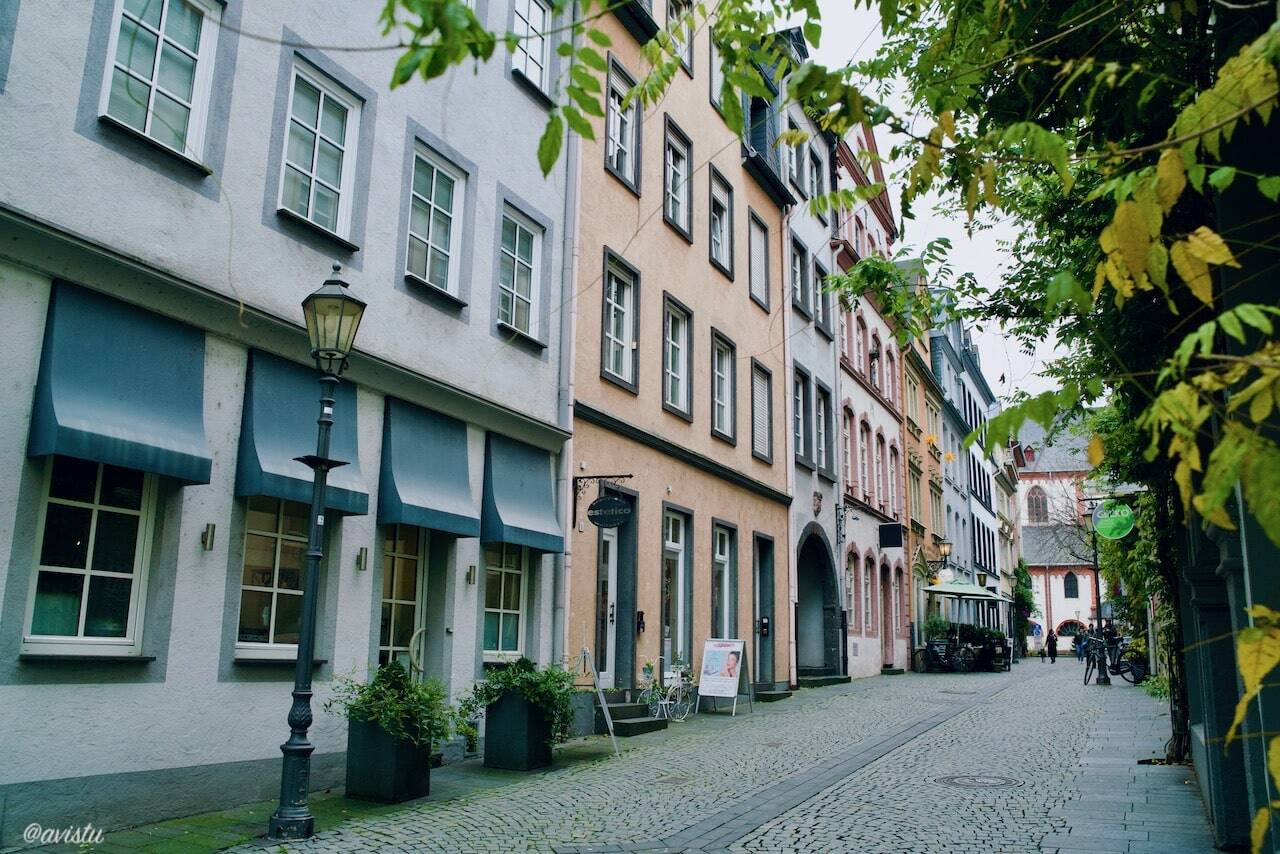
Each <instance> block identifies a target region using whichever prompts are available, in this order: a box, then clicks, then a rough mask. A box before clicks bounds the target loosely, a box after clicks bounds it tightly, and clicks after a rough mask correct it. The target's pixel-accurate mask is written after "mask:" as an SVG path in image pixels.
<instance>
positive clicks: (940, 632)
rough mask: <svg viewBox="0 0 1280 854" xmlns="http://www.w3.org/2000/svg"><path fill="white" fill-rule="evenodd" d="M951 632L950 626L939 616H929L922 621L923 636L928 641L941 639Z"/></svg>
mask: <svg viewBox="0 0 1280 854" xmlns="http://www.w3.org/2000/svg"><path fill="white" fill-rule="evenodd" d="M949 631H951V624H950V623H949V622H947V618H946V617H944V616H942V615H941V614H930V615H929V616H928V617H926V618H925V621H924V636H925V637H926V638H929V639H933V638H942V637H946V636H947V632H949Z"/></svg>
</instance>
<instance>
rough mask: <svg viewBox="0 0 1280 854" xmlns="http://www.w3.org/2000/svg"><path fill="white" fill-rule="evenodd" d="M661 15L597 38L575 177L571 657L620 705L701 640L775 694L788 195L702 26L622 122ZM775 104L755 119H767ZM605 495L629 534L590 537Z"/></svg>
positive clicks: (784, 626) (784, 517) (616, 20)
mask: <svg viewBox="0 0 1280 854" xmlns="http://www.w3.org/2000/svg"><path fill="white" fill-rule="evenodd" d="M665 6H666V4H665V3H663V2H658V3H656V4H655V5H654V6H653V7H652V12H650V11H649V8H650V7H647V6H645V5H644V4H642V3H639V2H633V3H629V4H624V6H622V7H620V9H619V10H618V11H617V12H616V13H615V14H614V15H611V16H608V17H606V18H603V19H601V21H600V26H601V29H603V30H604V31H605V32H607V33H608V35H609V36H610V37H611V39H612V42H613V46H612V49H611V51H610V53H609V65H610V70H609V81H608V86H609V90H610V91H609V93H608V95H609V97H608V99H607V100H608V101H609V107H608V111H607V112H608V115H607V116H606V118H605V119H604V120H601V121H597V122H596V128H597V131H596V136H597V140H596V141H590V140H584V141H583V144H582V148H581V161H580V163H579V166H578V168H579V170H580V175H581V199H582V204H581V209H580V212H579V221H578V227H577V236H578V240H577V244H578V258H577V270H576V291H577V306H576V333H575V357H574V358H575V362H574V400H575V403H574V437H573V440H572V448H573V449H572V459H573V474H574V476H575V477H576V478H578V479H579V480H578V487H579V489H580V499H579V501H578V506H577V512H576V517H575V518H574V519H573V521H572V530H571V531H570V532H569V537H570V552H571V573H570V580H569V589H568V635H569V638H568V647H567V649H568V652H569V654H570V656H573V655H576V654H578V653H579V651H580V650H582V649H588V650H590V651H591V656H592V657H593V658H594V660H595V663H596V667H597V669H598V670H599V671H600V673H601V681H602V683H603V684H604V685H605V687H611V688H616V689H627V688H635V687H639V686H640V685H641V670H642V668H643V667H644V665H645V663H646V662H653V663H654V664H655V665H656V664H657V662H658V659H659V657H662V658H663V659H664V660H665V661H666V663H667V664H668V665H669V663H670V660H671V659H672V658H674V657H676V656H679V657H680V658H681V659H683V660H684V661H686V662H689V661H691V663H692V664H693V666H694V667H697V666H698V665H699V664H700V659H701V653H702V643H703V641H704V640H705V639H706V638H708V637H729V638H739V639H742V640H744V641H745V642H746V654H747V656H748V665H749V668H750V676H751V678H752V680H753V681H754V682H756V683H767V684H768V685H769V686H775V685H780V686H782V687H785V686H786V685H787V684H789V683H791V682H792V673H791V667H790V662H791V660H792V654H791V650H790V638H791V636H792V630H791V613H792V608H791V601H792V590H791V583H790V559H789V556H788V552H789V549H788V545H787V544H788V527H787V526H788V506H789V503H790V498H789V489H788V479H787V472H788V470H789V468H790V461H789V460H788V459H787V442H786V436H787V433H786V430H787V420H786V419H787V411H788V410H787V406H786V400H785V392H786V385H787V376H788V372H787V369H786V342H785V340H784V334H783V329H784V325H783V324H782V323H781V322H779V320H778V318H777V315H778V314H779V313H780V312H782V311H784V310H785V309H786V304H787V303H786V301H785V300H784V299H783V298H782V291H781V289H782V283H783V275H782V266H781V264H782V258H783V257H784V256H783V253H782V251H781V233H782V228H781V223H782V212H783V205H784V204H785V203H786V198H787V191H786V190H785V188H783V186H782V184H781V182H780V181H776V182H773V181H770V180H768V178H769V175H768V174H767V171H766V172H765V173H762V172H761V169H762V168H763V169H765V170H767V169H768V168H771V164H770V162H769V157H768V156H766V155H764V154H762V153H761V150H762V149H764V148H765V146H763V145H760V146H756V147H754V148H753V147H752V146H750V145H744V144H743V143H742V142H741V141H740V140H739V139H738V138H737V136H736V135H735V134H734V132H733V131H732V130H730V129H729V127H728V125H726V124H725V122H724V121H723V119H722V118H721V116H720V114H719V113H718V111H717V109H716V107H715V106H714V104H713V100H714V99H713V97H712V92H713V90H715V89H718V83H716V84H713V83H712V81H711V76H712V75H711V73H710V65H711V62H710V59H711V52H710V43H709V40H708V34H707V32H706V30H705V29H701V30H699V31H698V32H697V34H696V35H695V37H694V40H693V44H692V46H691V49H690V50H689V51H688V54H687V57H688V69H687V73H681V72H677V75H676V78H675V80H674V81H673V82H672V84H671V87H670V89H669V91H668V92H667V93H666V95H665V97H664V98H663V99H662V100H661V101H660V103H658V104H657V105H655V106H652V107H650V108H647V109H641V108H640V107H639V106H638V105H635V104H633V105H630V106H629V107H627V108H626V109H624V108H623V107H624V99H623V97H622V95H623V94H624V93H625V92H626V90H627V88H629V86H630V85H632V83H633V82H634V81H636V80H638V79H639V78H640V76H641V75H642V74H644V73H645V72H647V71H648V65H647V63H646V62H645V61H644V59H643V56H642V52H641V43H642V41H643V40H644V39H645V38H647V37H648V34H650V33H651V31H652V30H653V28H655V27H656V26H657V24H658V23H659V22H664V21H665V17H661V18H657V20H655V18H656V17H657V16H665V15H666V14H667V12H668V10H667V9H666V8H664V7H665ZM651 15H652V16H654V17H651ZM768 106H769V105H766V104H755V105H749V107H750V108H751V109H753V110H756V109H761V110H765V112H761V113H760V117H761V118H762V119H764V120H765V121H766V122H767V120H768V115H767V108H768ZM774 121H775V122H776V115H775V116H774ZM765 127H766V131H765V133H766V134H767V133H768V126H767V124H766V126H765ZM772 132H773V135H774V136H775V137H776V124H775V125H774V126H773V129H772ZM774 156H775V157H776V154H775V155H774ZM749 159H750V160H751V161H752V162H751V168H753V169H754V170H755V176H754V177H753V174H752V173H751V172H749V169H748V166H747V165H746V161H747V160H749ZM762 174H763V176H764V177H763V178H760V177H759V176H760V175H762ZM622 475H627V476H628V477H625V478H624V477H621V476H622ZM602 493H608V494H612V495H615V496H617V497H618V498H620V499H622V500H623V501H624V502H625V503H626V505H627V506H628V507H629V508H630V511H631V513H630V515H629V517H628V518H627V520H626V521H625V522H624V523H623V524H622V525H620V526H618V527H616V528H599V527H597V526H596V525H595V524H593V523H592V522H590V521H589V520H588V518H587V512H586V507H587V505H588V504H589V503H590V502H591V501H592V500H593V499H595V498H596V497H597V495H599V494H602Z"/></svg>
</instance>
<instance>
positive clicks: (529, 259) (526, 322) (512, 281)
mask: <svg viewBox="0 0 1280 854" xmlns="http://www.w3.org/2000/svg"><path fill="white" fill-rule="evenodd" d="M541 254H542V229H541V228H539V227H538V226H536V225H534V224H533V223H532V222H531V221H530V220H528V219H525V218H524V217H522V216H520V215H519V214H517V213H516V212H515V211H513V210H511V209H507V210H506V211H505V212H504V213H503V214H502V243H501V247H500V252H499V258H498V320H500V321H501V322H502V323H505V324H506V325H508V326H510V327H512V328H513V329H517V330H519V331H520V332H523V333H525V334H526V335H536V334H537V332H536V325H537V321H536V317H535V312H534V309H535V307H536V305H537V301H538V271H539V269H540V264H541Z"/></svg>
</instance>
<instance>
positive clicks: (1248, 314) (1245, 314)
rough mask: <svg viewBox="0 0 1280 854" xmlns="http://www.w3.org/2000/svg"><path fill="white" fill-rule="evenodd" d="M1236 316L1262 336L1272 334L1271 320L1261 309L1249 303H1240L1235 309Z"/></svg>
mask: <svg viewBox="0 0 1280 854" xmlns="http://www.w3.org/2000/svg"><path fill="white" fill-rule="evenodd" d="M1235 313H1236V316H1237V317H1239V318H1240V319H1241V320H1243V321H1244V322H1245V323H1247V324H1249V325H1250V326H1252V327H1253V328H1254V329H1256V330H1258V331H1259V332H1261V333H1262V334H1263V335H1267V336H1270V335H1272V334H1273V328H1274V327H1272V325H1271V318H1269V317H1267V316H1266V315H1265V314H1263V312H1262V309H1261V308H1259V307H1258V306H1256V305H1254V304H1253V303H1251V302H1246V303H1241V304H1240V305H1238V306H1236V308H1235Z"/></svg>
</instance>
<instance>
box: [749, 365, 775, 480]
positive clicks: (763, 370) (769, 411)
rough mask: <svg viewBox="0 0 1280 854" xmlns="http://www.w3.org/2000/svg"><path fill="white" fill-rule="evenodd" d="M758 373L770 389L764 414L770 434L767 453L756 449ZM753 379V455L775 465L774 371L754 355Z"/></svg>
mask: <svg viewBox="0 0 1280 854" xmlns="http://www.w3.org/2000/svg"><path fill="white" fill-rule="evenodd" d="M757 373H759V374H760V375H761V376H763V377H764V378H765V383H766V385H767V387H768V389H767V390H768V397H767V404H766V407H765V409H766V411H765V412H764V413H763V415H764V419H765V421H764V424H765V432H766V433H767V435H768V440H769V441H768V444H769V451H768V453H765V454H762V453H760V452H759V451H757V450H756V447H755V425H756V417H757V415H758V414H759V413H757V412H756V409H755V386H754V383H755V376H756V374H757ZM751 381H752V387H751V392H752V393H751V434H752V435H751V456H753V457H755V458H756V459H757V460H760V461H761V462H763V463H767V464H769V465H773V371H771V370H770V369H769V368H767V367H765V365H764V363H763V362H760V361H759V360H757V359H756V358H755V357H754V356H753V357H752V358H751Z"/></svg>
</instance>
